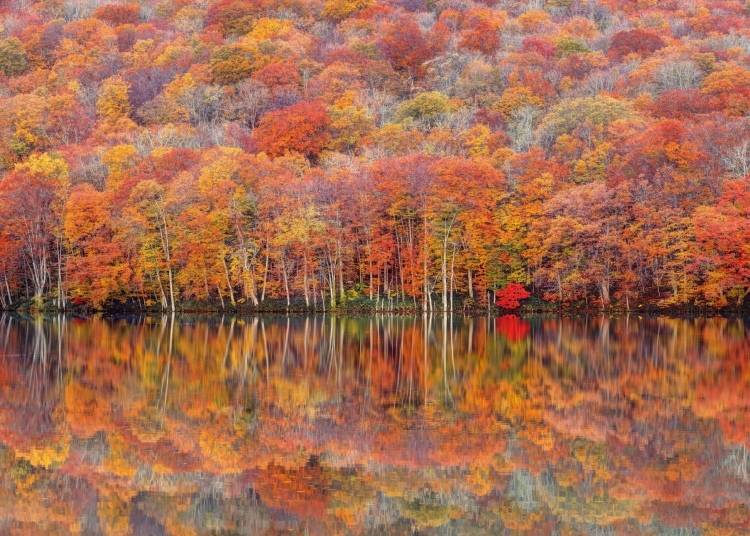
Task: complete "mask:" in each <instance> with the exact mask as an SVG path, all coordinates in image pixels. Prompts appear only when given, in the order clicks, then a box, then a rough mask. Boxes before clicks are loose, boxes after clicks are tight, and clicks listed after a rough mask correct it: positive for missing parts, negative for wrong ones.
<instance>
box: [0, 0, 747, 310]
mask: <svg viewBox="0 0 750 536" xmlns="http://www.w3.org/2000/svg"><path fill="white" fill-rule="evenodd" d="M0 17H2V25H0V87H1V88H2V91H0V101H2V103H1V105H0V132H2V136H0V170H2V175H1V176H0V257H1V258H0V287H2V290H3V292H2V293H1V294H2V304H1V305H2V306H3V307H9V306H14V305H19V304H24V303H30V302H34V303H36V304H37V305H41V304H43V303H46V304H48V305H49V304H51V305H55V306H58V307H62V306H65V305H69V304H71V303H73V304H76V305H82V306H88V307H107V306H113V305H116V304H119V303H123V302H129V303H130V304H131V305H137V306H139V307H164V308H179V307H180V306H181V305H183V304H187V303H191V302H192V303H195V302H201V303H203V304H211V305H212V306H215V307H220V306H221V307H232V306H234V307H240V306H243V304H249V305H254V306H255V305H261V304H263V303H277V304H278V303H281V304H284V303H285V304H290V305H291V304H293V303H296V304H302V303H303V302H304V304H305V305H306V306H308V307H318V308H321V307H323V306H326V307H330V306H340V305H341V304H342V303H345V302H351V301H353V300H354V301H356V300H367V301H368V303H369V304H371V305H376V306H377V307H407V306H408V307H412V308H414V307H416V308H419V309H430V308H432V309H447V308H449V307H452V308H460V307H484V306H486V305H487V303H488V300H489V301H490V302H494V299H493V293H494V292H495V291H497V290H501V289H504V288H516V287H508V286H509V285H512V284H518V285H520V286H521V287H522V288H523V289H525V291H528V292H529V293H530V294H531V295H532V296H533V297H534V298H535V299H543V300H548V301H552V302H555V303H560V304H573V303H576V304H587V305H588V306H597V307H598V306H610V305H616V306H622V307H630V308H633V307H638V306H647V305H651V306H664V307H666V306H685V305H690V306H693V305H697V306H704V305H708V306H717V307H725V306H732V307H737V306H743V305H747V295H748V291H749V290H750V279H749V278H750V268H748V262H749V261H748V251H747V245H746V244H747V239H748V236H747V227H748V223H747V220H748V211H747V181H748V178H747V177H748V174H749V173H750V122H749V120H748V114H750V31H749V30H748V28H749V27H750V24H748V22H750V21H749V20H748V19H749V18H750V13H749V12H748V11H747V9H746V6H743V5H741V4H740V3H739V2H724V1H716V0H699V1H698V2H697V3H695V2H694V3H691V4H690V5H687V4H685V5H683V3H680V2H667V3H664V2H648V3H633V2H625V1H595V2H584V3H580V2H562V1H556V2H546V3H544V2H543V3H539V2H534V3H524V2H521V3H517V2H506V1H500V2H484V3H474V2H469V3H463V4H461V3H455V2H450V1H447V0H445V1H444V0H440V1H437V2H422V1H419V0H409V1H403V2H395V1H393V2H391V1H381V0H327V1H325V2H309V1H305V0H282V1H273V2H271V1H267V0H218V1H209V2H185V1H177V0H166V1H159V2H156V1H152V0H140V1H133V2H117V3H111V4H108V3H102V2H66V1H62V0H37V1H30V2H25V3H6V4H3V7H0Z"/></svg>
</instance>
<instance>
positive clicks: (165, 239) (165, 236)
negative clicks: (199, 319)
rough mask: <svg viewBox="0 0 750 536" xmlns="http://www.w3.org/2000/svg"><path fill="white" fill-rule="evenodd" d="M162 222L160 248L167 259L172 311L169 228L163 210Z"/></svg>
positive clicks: (172, 286)
mask: <svg viewBox="0 0 750 536" xmlns="http://www.w3.org/2000/svg"><path fill="white" fill-rule="evenodd" d="M161 222H162V227H163V228H162V248H163V249H164V257H165V258H166V259H167V277H168V281H169V305H170V310H172V311H174V310H175V306H174V282H173V280H172V255H171V253H170V251H169V228H168V227H167V218H166V215H165V214H164V212H163V211H162V213H161Z"/></svg>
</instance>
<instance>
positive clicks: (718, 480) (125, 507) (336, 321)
mask: <svg viewBox="0 0 750 536" xmlns="http://www.w3.org/2000/svg"><path fill="white" fill-rule="evenodd" d="M748 356H750V339H749V338H748V325H746V324H745V323H744V322H743V321H741V320H736V319H693V320H679V319H667V318H641V317H633V316H631V317H622V318H608V317H596V318H581V319H557V318H531V319H522V318H519V317H516V316H505V317H500V318H494V319H490V320H488V319H485V318H461V317H438V316H436V317H414V318H411V317H398V316H377V317H366V318H341V317H320V316H319V317H302V316H299V317H285V316H279V317H256V318H244V319H239V318H230V317H169V316H163V317H145V318H123V319H116V320H112V319H102V318H93V319H78V318H71V317H65V316H56V317H50V318H42V317H38V318H20V317H17V316H3V317H1V318H0V532H2V533H5V532H10V533H16V532H17V533H45V534H53V533H61V534H66V533H79V532H83V533H91V534H98V533H104V534H131V533H135V534H217V533H221V534H264V533H266V534H275V533H279V532H290V533H304V534H350V533H351V534H364V533H371V534H382V533H387V534H412V533H415V532H416V533H421V534H433V533H434V534H466V533H472V534H485V533H486V534H498V533H524V532H525V533H528V534H610V533H612V534H615V533H617V534H619V533H626V534H678V533H679V534H699V533H700V534H703V533H705V534H745V533H747V532H748V530H750V454H749V453H748V445H750V402H748V401H750V363H749V361H748Z"/></svg>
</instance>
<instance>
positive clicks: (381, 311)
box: [0, 303, 750, 318]
mask: <svg viewBox="0 0 750 536" xmlns="http://www.w3.org/2000/svg"><path fill="white" fill-rule="evenodd" d="M0 313H21V314H39V313H41V314H67V315H72V316H80V317H88V316H96V315H102V316H109V317H112V316H132V315H146V316H151V315H166V314H179V315H182V314H185V315H222V314H230V315H233V316H255V315H295V316H298V315H299V316H304V315H322V314H325V315H339V316H376V315H396V316H421V315H436V316H440V315H443V314H446V313H447V314H451V315H459V316H473V317H482V316H492V317H499V316H503V315H518V316H532V315H549V316H565V317H576V316H594V315H608V316H623V315H645V316H665V317H673V318H709V317H727V318H736V317H743V318H744V317H749V318H750V310H748V308H737V307H725V308H716V307H696V306H672V307H658V306H655V305H644V306H640V307H631V308H630V309H627V308H625V307H619V306H610V307H606V308H601V307H583V306H581V307H579V306H562V307H558V306H543V307H540V306H527V305H524V306H521V307H520V308H518V309H502V308H500V307H497V306H492V307H491V308H487V307H471V308H453V309H452V310H443V309H432V310H429V311H423V310H422V308H421V307H406V306H405V307H388V308H376V307H373V306H369V305H363V304H358V305H342V306H338V307H335V308H333V309H332V308H330V307H325V308H322V307H319V306H318V307H306V306H305V305H304V304H292V305H291V306H289V307H286V306H283V305H281V304H278V303H269V304H268V305H266V306H261V307H252V306H244V305H239V306H235V307H225V308H221V307H218V306H214V305H213V304H195V303H190V304H185V305H183V306H181V307H177V308H176V309H175V310H169V309H162V308H159V307H146V308H144V307H135V306H128V305H126V304H122V305H117V306H115V305H113V306H108V307H102V308H91V307H80V306H73V307H66V308H64V309H61V308H58V307H55V306H47V307H42V308H34V307H31V306H29V304H20V305H19V306H18V307H12V308H0Z"/></svg>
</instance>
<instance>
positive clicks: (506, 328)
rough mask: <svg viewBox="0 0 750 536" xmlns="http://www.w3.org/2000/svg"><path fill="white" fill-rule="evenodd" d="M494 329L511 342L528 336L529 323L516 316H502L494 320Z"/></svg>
mask: <svg viewBox="0 0 750 536" xmlns="http://www.w3.org/2000/svg"><path fill="white" fill-rule="evenodd" d="M495 329H496V330H497V332H498V333H500V334H501V335H502V336H504V337H505V338H506V339H508V340H509V341H511V342H517V341H520V340H523V339H524V338H526V336H527V335H528V334H529V329H530V326H529V323H528V321H526V320H523V319H521V317H519V316H517V315H503V316H501V317H498V318H496V319H495Z"/></svg>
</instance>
